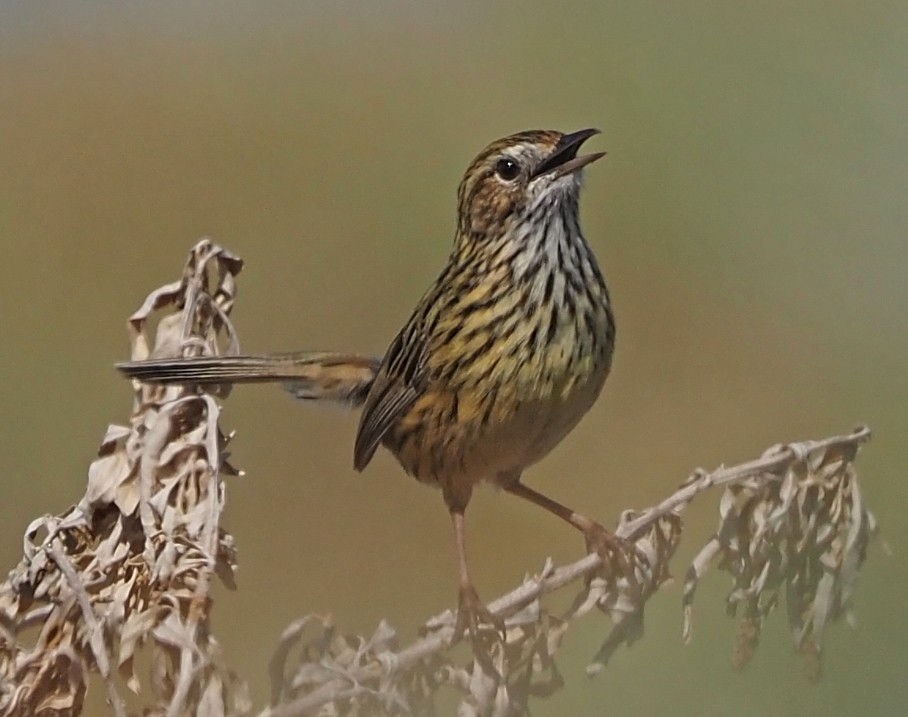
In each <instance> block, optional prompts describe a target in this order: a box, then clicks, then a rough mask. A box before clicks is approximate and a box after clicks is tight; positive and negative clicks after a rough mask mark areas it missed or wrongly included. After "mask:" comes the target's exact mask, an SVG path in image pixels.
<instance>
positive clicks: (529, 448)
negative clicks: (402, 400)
mask: <svg viewBox="0 0 908 717" xmlns="http://www.w3.org/2000/svg"><path fill="white" fill-rule="evenodd" d="M607 373H608V366H607V365H602V366H599V365H593V364H591V367H590V370H588V371H586V372H584V371H576V370H574V371H570V372H567V371H565V372H564V374H563V375H561V374H556V375H550V376H549V377H548V379H547V381H541V380H540V379H539V377H537V378H536V380H535V381H524V380H521V377H520V376H519V372H518V375H515V376H512V377H511V378H510V379H509V380H507V381H504V382H498V383H493V384H488V383H487V384H485V385H481V386H480V385H477V386H475V387H469V386H462V387H459V388H458V389H453V388H451V387H447V386H436V387H432V388H430V389H429V390H428V391H426V392H425V393H424V394H423V395H422V396H421V397H420V398H419V399H418V400H417V401H416V403H415V404H414V405H413V407H412V408H411V409H410V410H409V411H408V412H407V414H406V415H404V416H403V417H402V418H401V420H400V421H399V422H398V424H397V425H396V426H395V427H394V429H393V430H391V431H389V433H388V434H387V435H386V439H385V446H386V447H387V448H388V449H389V450H391V452H392V453H393V454H394V455H395V456H396V457H397V459H398V461H400V463H401V465H402V466H403V468H404V470H406V471H407V472H408V473H409V474H410V475H413V476H415V477H416V478H417V479H419V480H420V481H422V482H425V483H429V484H433V485H437V486H439V487H441V488H442V489H443V490H444V491H445V493H446V495H454V494H465V495H466V498H467V499H468V498H469V492H470V491H471V490H472V488H473V486H474V485H475V484H476V483H478V482H480V481H483V480H488V481H493V482H504V481H508V480H514V479H516V478H517V477H518V476H519V475H520V473H521V472H522V471H523V470H524V469H526V468H527V467H529V466H530V465H532V464H534V463H536V462H537V461H538V460H540V459H541V458H543V457H544V456H545V455H546V454H548V453H549V452H550V451H551V450H552V448H554V447H555V445H557V444H558V443H559V442H560V441H561V439H562V438H564V436H566V435H567V434H568V433H569V432H570V431H571V429H572V428H573V427H574V426H575V425H576V424H577V423H578V421H579V420H580V419H581V418H582V417H583V415H584V414H585V413H586V412H587V411H588V410H589V408H590V406H592V404H593V402H594V401H595V400H596V397H597V396H598V395H599V392H600V391H601V389H602V385H603V383H604V381H605V377H606V374H607Z"/></svg>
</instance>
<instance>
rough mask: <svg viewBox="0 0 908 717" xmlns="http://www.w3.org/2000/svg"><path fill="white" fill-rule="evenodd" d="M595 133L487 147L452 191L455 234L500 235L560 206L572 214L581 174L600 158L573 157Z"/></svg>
mask: <svg viewBox="0 0 908 717" xmlns="http://www.w3.org/2000/svg"><path fill="white" fill-rule="evenodd" d="M595 134H599V130H597V129H583V130H580V131H579V132H572V133H570V134H564V133H562V132H557V131H554V130H529V131H526V132H519V133H517V134H513V135H510V136H508V137H504V138H502V139H499V140H498V141H496V142H493V143H492V144H490V145H489V146H488V147H486V148H485V149H484V150H483V151H482V152H480V154H479V155H478V156H477V157H476V159H474V160H473V162H472V163H471V164H470V167H469V169H467V171H466V174H465V175H464V178H463V181H462V182H461V183H460V189H459V190H458V210H459V211H458V228H459V230H460V233H462V234H468V235H472V236H474V237H475V236H477V235H483V234H500V233H506V232H507V231H508V226H509V225H510V224H512V223H513V222H515V221H516V222H520V221H521V220H523V219H526V218H528V217H530V216H531V215H533V214H537V213H539V214H540V215H541V214H546V213H548V212H550V211H552V210H554V209H558V207H559V206H560V205H564V204H567V205H570V206H573V207H574V211H576V205H577V197H578V195H579V193H580V184H581V171H580V170H582V169H583V167H585V166H586V165H588V164H589V163H590V162H595V161H596V160H597V159H599V158H600V157H602V156H603V155H604V154H605V153H604V152H596V153H593V154H585V155H580V156H578V155H577V152H578V150H579V149H580V146H581V145H582V144H583V143H584V142H585V141H586V140H588V139H589V138H590V137H592V136H593V135H595Z"/></svg>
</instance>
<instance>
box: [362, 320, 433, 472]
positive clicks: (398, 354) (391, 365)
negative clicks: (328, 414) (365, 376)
mask: <svg viewBox="0 0 908 717" xmlns="http://www.w3.org/2000/svg"><path fill="white" fill-rule="evenodd" d="M423 324H424V317H423V316H419V314H417V315H416V316H414V318H413V320H411V321H410V322H409V323H408V324H407V326H405V327H404V329H403V330H401V332H400V333H399V334H398V335H397V336H396V337H395V339H394V341H393V342H392V343H391V346H390V348H389V349H388V353H387V355H386V356H385V359H384V361H383V363H382V368H381V370H380V371H379V373H378V376H376V378H375V383H373V385H372V388H371V390H370V391H369V395H368V396H367V397H366V403H365V405H364V406H363V413H362V416H360V421H359V429H358V430H357V432H356V441H355V443H354V448H353V467H354V468H355V469H356V470H358V471H361V470H362V469H363V468H365V467H366V465H367V464H368V463H369V461H370V460H372V456H373V455H375V450H376V449H377V448H378V445H379V443H381V440H382V438H383V437H384V435H385V434H386V433H387V432H388V429H390V428H391V427H392V426H393V425H394V424H395V423H396V422H397V421H398V419H399V418H400V417H401V416H402V415H403V414H404V413H406V411H407V410H408V409H409V408H410V407H411V406H412V405H413V403H414V402H415V401H416V399H417V398H419V397H420V396H421V395H422V393H423V391H424V390H425V381H426V361H425V357H426V343H427V336H426V332H425V331H424V326H423Z"/></svg>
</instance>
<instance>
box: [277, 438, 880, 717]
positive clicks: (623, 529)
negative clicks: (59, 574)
mask: <svg viewBox="0 0 908 717" xmlns="http://www.w3.org/2000/svg"><path fill="white" fill-rule="evenodd" d="M870 436H871V433H870V430H869V429H868V428H866V427H863V426H862V427H858V428H856V429H855V431H854V432H853V433H851V434H848V435H840V436H832V437H830V438H825V439H823V440H818V441H804V442H801V443H793V444H787V445H783V446H774V447H773V448H770V449H768V450H767V451H766V452H765V454H764V455H763V457H761V458H758V459H756V460H752V461H747V462H745V463H741V464H739V465H735V466H730V467H724V466H723V467H721V468H718V469H716V470H714V471H712V472H710V473H707V472H705V471H702V470H698V471H695V472H694V473H693V474H692V476H691V477H690V478H689V479H688V480H687V481H685V483H684V484H683V485H682V487H681V488H679V489H678V490H677V491H675V492H674V493H673V494H672V495H670V496H668V497H667V498H666V499H665V500H663V501H661V502H660V503H658V504H657V505H654V506H652V507H650V508H648V509H646V510H644V511H642V512H641V513H639V514H638V515H636V516H634V517H630V515H629V514H625V516H624V519H623V520H622V521H621V522H620V523H619V526H618V528H617V529H616V531H615V533H616V534H617V535H618V536H620V537H623V538H626V539H632V538H633V537H634V536H635V535H638V534H640V533H641V532H643V531H645V530H647V529H648V528H650V527H652V525H653V524H654V523H655V522H656V521H657V520H659V519H660V518H661V517H663V516H666V515H669V514H671V513H673V512H674V511H677V510H678V509H679V508H681V507H683V506H685V505H687V504H688V503H689V502H690V501H691V500H692V499H693V498H695V497H696V496H697V495H699V494H701V493H703V492H704V491H706V490H708V489H710V488H712V487H714V486H722V485H728V484H731V483H734V482H736V481H740V480H743V479H746V478H752V477H755V476H756V477H760V478H762V479H763V480H766V481H770V480H780V479H781V476H782V475H784V473H785V472H786V471H787V470H788V469H789V468H791V466H792V465H794V464H795V463H799V462H803V461H804V460H806V459H807V458H808V457H809V456H810V455H811V454H812V453H814V452H817V451H824V452H825V451H827V450H829V449H835V448H841V449H845V450H848V451H856V450H857V448H858V447H859V446H860V445H861V444H863V443H865V442H866V441H868V440H869V439H870ZM601 568H602V559H601V557H600V556H599V555H598V554H596V553H592V554H590V555H586V556H585V557H583V558H581V559H580V560H577V561H575V562H573V563H569V564H567V565H563V566H560V567H555V566H553V565H552V564H551V562H550V561H547V562H546V564H545V566H544V567H543V569H542V571H541V573H540V574H539V575H538V576H535V577H530V578H528V579H527V580H526V581H525V582H524V583H523V584H522V585H520V586H519V587H517V588H516V589H514V590H512V591H510V592H508V593H507V594H505V595H502V596H501V597H499V598H497V599H495V600H493V601H491V602H490V603H489V604H488V609H489V611H490V612H491V613H492V614H493V615H495V616H496V617H500V618H507V617H508V616H510V615H513V614H514V613H516V612H518V611H520V610H522V609H524V608H526V607H527V606H529V605H532V604H533V603H534V602H536V601H538V599H539V598H540V597H542V596H543V595H546V594H549V593H552V592H555V591H557V590H559V589H561V588H563V587H565V586H567V585H569V584H571V583H574V582H575V581H577V580H580V579H581V578H591V577H593V576H594V575H596V574H597V572H598V571H599V570H600V569H601ZM426 625H427V626H438V627H437V629H435V630H434V631H433V632H431V633H430V634H428V635H427V636H425V637H421V638H419V639H417V640H416V641H415V642H413V643H412V644H411V645H409V646H407V647H405V648H403V649H402V650H400V651H398V652H390V651H387V650H386V651H384V652H383V653H382V655H381V660H380V661H375V662H370V663H368V664H365V665H363V666H362V667H360V668H354V669H351V670H349V671H346V672H343V673H339V674H338V676H337V679H334V680H330V681H327V682H325V683H324V684H322V685H321V686H319V687H318V688H316V689H314V690H312V691H311V692H309V693H307V694H306V695H305V696H304V697H301V698H299V699H295V700H292V701H288V702H284V703H281V704H279V705H275V706H273V707H269V708H267V709H265V710H263V711H261V712H260V713H259V717H291V716H294V715H304V714H307V713H309V712H310V711H311V710H314V709H315V708H316V707H319V706H321V705H325V704H327V703H329V702H337V701H339V700H345V699H349V698H350V697H352V696H354V695H355V693H356V691H357V689H358V688H357V685H360V684H368V683H374V682H375V681H377V680H379V679H381V678H382V677H383V676H384V675H388V674H391V673H393V672H395V671H401V672H402V671H405V670H407V669H408V668H410V667H412V666H414V665H415V664H417V663H419V662H421V661H424V660H426V659H427V658H429V657H431V656H432V655H436V654H439V653H442V652H444V651H445V650H447V649H448V648H449V647H450V646H451V640H452V637H453V635H454V629H453V623H452V612H451V611H450V610H447V611H445V612H444V613H440V614H439V615H437V616H435V617H434V618H431V619H430V620H428V621H427V623H426ZM297 637H298V635H297V634H295V633H294V634H290V633H285V639H284V640H282V643H283V644H282V647H281V648H279V651H280V652H282V653H283V654H284V655H286V653H287V651H288V650H289V643H291V642H293V641H295V640H296V639H297ZM275 676H276V675H275V674H274V671H272V679H274V678H275Z"/></svg>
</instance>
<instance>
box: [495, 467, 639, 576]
mask: <svg viewBox="0 0 908 717" xmlns="http://www.w3.org/2000/svg"><path fill="white" fill-rule="evenodd" d="M504 489H505V490H506V491H508V493H511V494H513V495H516V496H518V497H519V498H523V499H525V500H528V501H530V502H531V503H533V504H535V505H538V506H539V507H540V508H545V509H546V510H547V511H549V512H550V513H553V514H554V515H557V516H558V517H559V518H561V519H562V520H564V521H567V522H568V523H570V524H571V525H573V526H574V527H575V528H577V530H579V531H580V532H581V533H583V537H584V538H585V540H586V549H587V550H588V551H589V552H591V553H593V552H595V553H597V554H598V555H599V557H600V558H602V564H603V566H604V567H607V566H610V565H612V564H616V565H617V567H618V569H619V570H621V571H622V573H624V574H633V573H632V572H631V571H630V569H629V566H628V562H627V556H628V555H630V554H632V553H633V552H634V549H633V547H632V546H631V545H629V544H628V542H627V541H626V540H624V539H623V538H619V537H618V536H617V535H615V534H614V533H612V532H611V531H609V530H606V529H605V528H604V527H603V526H602V525H601V524H599V523H597V522H596V521H595V520H592V519H591V518H587V517H586V516H585V515H581V514H580V513H578V512H576V511H574V510H571V509H570V508H568V507H567V506H565V505H562V504H561V503H559V502H558V501H556V500H552V499H551V498H549V497H548V496H546V495H543V494H542V493H539V492H538V491H535V490H533V489H532V488H528V487H527V486H525V485H524V484H523V483H521V482H520V480H515V481H509V482H507V483H505V484H504Z"/></svg>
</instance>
